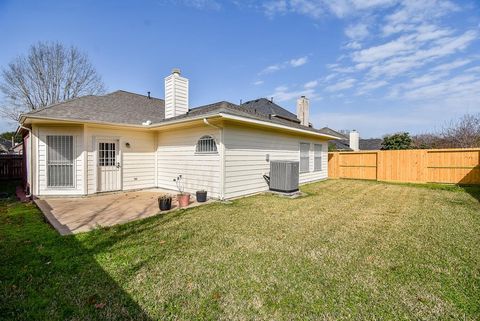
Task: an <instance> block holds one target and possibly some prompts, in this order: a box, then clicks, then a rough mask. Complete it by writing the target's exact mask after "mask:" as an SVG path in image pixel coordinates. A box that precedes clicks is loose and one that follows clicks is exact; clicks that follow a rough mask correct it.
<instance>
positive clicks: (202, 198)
mask: <svg viewBox="0 0 480 321" xmlns="http://www.w3.org/2000/svg"><path fill="white" fill-rule="evenodd" d="M206 201H207V191H197V202H199V203H203V202H206Z"/></svg>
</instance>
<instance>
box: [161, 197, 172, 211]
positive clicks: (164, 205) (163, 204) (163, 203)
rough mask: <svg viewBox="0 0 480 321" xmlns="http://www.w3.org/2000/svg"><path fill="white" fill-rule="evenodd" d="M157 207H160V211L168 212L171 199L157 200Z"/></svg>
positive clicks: (170, 206)
mask: <svg viewBox="0 0 480 321" xmlns="http://www.w3.org/2000/svg"><path fill="white" fill-rule="evenodd" d="M158 207H160V211H168V210H169V209H171V208H172V198H171V197H167V198H162V197H159V198H158Z"/></svg>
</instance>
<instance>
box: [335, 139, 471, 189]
mask: <svg viewBox="0 0 480 321" xmlns="http://www.w3.org/2000/svg"><path fill="white" fill-rule="evenodd" d="M328 176H329V177H330V178H353V179H369V180H378V181H392V182H406V183H453V184H480V148H474V149H418V150H388V151H361V152H331V153H328Z"/></svg>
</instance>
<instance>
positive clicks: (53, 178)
mask: <svg viewBox="0 0 480 321" xmlns="http://www.w3.org/2000/svg"><path fill="white" fill-rule="evenodd" d="M73 165H74V159H73V136H47V186H48V187H74V182H73V167H74V166H73Z"/></svg>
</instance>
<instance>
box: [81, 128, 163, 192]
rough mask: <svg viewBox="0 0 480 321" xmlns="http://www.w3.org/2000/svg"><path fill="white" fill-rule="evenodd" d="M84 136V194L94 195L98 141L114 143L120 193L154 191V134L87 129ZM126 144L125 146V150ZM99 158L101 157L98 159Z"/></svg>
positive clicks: (95, 189)
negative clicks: (126, 191)
mask: <svg viewBox="0 0 480 321" xmlns="http://www.w3.org/2000/svg"><path fill="white" fill-rule="evenodd" d="M86 131H87V132H86V134H87V135H86V136H87V145H88V146H87V149H88V154H87V163H88V175H87V178H88V187H87V189H88V194H94V193H96V192H98V187H97V184H98V179H97V175H98V168H97V166H98V164H99V162H100V160H99V154H98V148H99V141H102V139H104V140H110V139H113V140H118V149H119V155H118V160H117V162H118V163H120V166H121V167H120V170H121V181H122V182H121V189H122V190H135V189H142V188H152V187H155V149H156V146H155V133H152V132H148V131H140V130H129V129H109V128H104V127H94V126H89V127H87V128H86ZM127 143H128V146H127ZM100 156H101V155H100Z"/></svg>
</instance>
